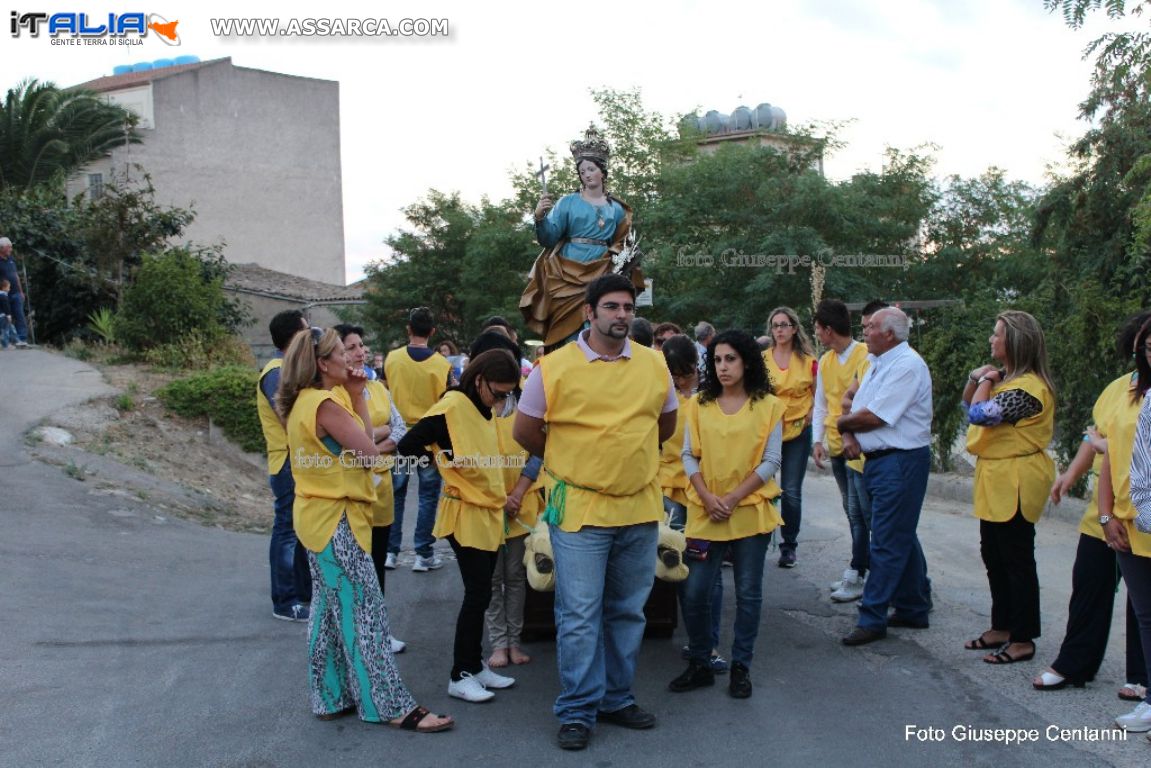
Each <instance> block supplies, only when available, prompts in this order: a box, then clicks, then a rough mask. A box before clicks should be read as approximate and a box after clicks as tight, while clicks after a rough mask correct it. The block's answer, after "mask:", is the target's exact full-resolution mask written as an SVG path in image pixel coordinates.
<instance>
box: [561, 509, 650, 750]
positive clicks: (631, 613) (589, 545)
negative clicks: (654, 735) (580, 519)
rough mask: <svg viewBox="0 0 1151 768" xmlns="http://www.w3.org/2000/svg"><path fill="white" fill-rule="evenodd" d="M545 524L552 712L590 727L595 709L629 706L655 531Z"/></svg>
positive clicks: (634, 527)
mask: <svg viewBox="0 0 1151 768" xmlns="http://www.w3.org/2000/svg"><path fill="white" fill-rule="evenodd" d="M550 529H551V542H552V551H553V553H554V555H555V565H556V593H555V620H556V662H557V664H558V666H559V675H560V695H559V696H558V697H557V698H556V702H555V706H554V708H553V711H554V712H555V714H556V717H558V718H559V720H560V722H561V723H582V724H583V725H586V726H587V727H589V728H590V727H592V726H593V725H594V724H595V719H596V711H597V710H598V711H603V712H616V711H618V710H621V709H623V708H624V707H626V706H629V705H631V704H634V703H635V696H634V695H633V694H632V691H631V685H632V681H633V680H634V678H635V664H636V659H637V657H638V656H639V648H640V643H641V642H642V641H643V629H644V625H645V624H646V621H647V620H646V619H645V618H644V615H643V606H644V603H646V602H647V597H648V595H649V594H650V593H651V585H652V582H653V581H654V579H655V555H656V545H657V543H658V542H659V532H658V530H657V526H656V524H655V523H643V524H641V525H625V526H619V527H615V528H598V527H594V526H584V527H583V528H582V529H580V530H579V531H578V532H577V533H567V532H565V531H563V530H561V529H560V528H559V527H557V526H555V525H552V526H550Z"/></svg>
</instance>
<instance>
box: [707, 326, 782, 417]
mask: <svg viewBox="0 0 1151 768" xmlns="http://www.w3.org/2000/svg"><path fill="white" fill-rule="evenodd" d="M720 344H726V345H728V346H729V347H731V348H732V349H734V350H735V353H736V354H737V355H739V357H740V359H741V360H742V361H743V388H744V390H745V391H746V392H747V395H748V397H750V398H751V402H752V403H754V402H755V401H756V400H762V399H763V398H765V397H767V396H768V395H770V394H771V393H772V391H773V390H772V388H771V378H770V377H769V376H768V375H767V363H765V362H764V361H763V353H762V352H760V350H759V344H758V343H756V341H755V337H753V336H752V335H751V334H750V333H745V332H744V331H739V330H730V331H724V332H723V333H720V334H717V335H716V337H715V338H714V339H712V340H711V343H710V344H708V345H707V360H706V361H705V364H706V366H707V367H706V369H705V370H704V374H703V381H701V382H700V384H699V402H700V404H701V405H702V404H705V403H710V402H712V401H713V400H715V399H716V398H718V397H719V396H720V395H721V394H723V385H722V384H720V383H719V378H718V377H717V376H716V373H715V350H716V347H718V346H719V345H720Z"/></svg>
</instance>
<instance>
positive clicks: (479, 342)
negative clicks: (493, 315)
mask: <svg viewBox="0 0 1151 768" xmlns="http://www.w3.org/2000/svg"><path fill="white" fill-rule="evenodd" d="M489 349H506V350H507V351H508V352H511V353H512V355H513V356H515V358H516V360H519V359H520V358H521V357H523V353H522V352H521V351H520V345H519V344H516V343H515V342H514V341H512V340H511V339H509V338H508V337H507V336H504V335H503V334H502V333H500V332H499V331H484V332H483V333H481V334H480V335H479V336H477V337H476V340H475V341H473V342H472V346H471V347H470V348H469V349H468V357H469V358H474V357H479V356H480V355H482V354H483V353H484V352H487V351H488V350H489Z"/></svg>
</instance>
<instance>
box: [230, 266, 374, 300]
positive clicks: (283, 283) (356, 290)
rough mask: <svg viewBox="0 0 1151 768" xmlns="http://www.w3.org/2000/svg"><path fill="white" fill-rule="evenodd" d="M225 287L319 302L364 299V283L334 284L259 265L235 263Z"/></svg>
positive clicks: (262, 294)
mask: <svg viewBox="0 0 1151 768" xmlns="http://www.w3.org/2000/svg"><path fill="white" fill-rule="evenodd" d="M224 287H225V288H228V289H231V290H234V291H241V292H244V293H256V294H259V295H261V296H272V297H276V298H284V299H291V300H295V301H304V302H308V303H318V302H330V303H340V302H350V301H359V300H361V299H363V298H364V291H363V286H362V285H333V284H332V283H322V282H320V281H319V280H309V279H307V278H306V277H297V276H296V275H289V274H287V273H285V272H277V271H276V270H274V269H268V268H267V267H261V266H259V265H258V264H233V265H232V268H231V270H230V271H229V272H228V277H227V279H226V280H224Z"/></svg>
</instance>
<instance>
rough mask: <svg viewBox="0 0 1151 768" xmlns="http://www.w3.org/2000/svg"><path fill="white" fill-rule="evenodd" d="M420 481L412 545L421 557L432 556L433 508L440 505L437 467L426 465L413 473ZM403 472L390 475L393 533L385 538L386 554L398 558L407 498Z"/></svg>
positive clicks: (431, 462) (406, 485) (405, 478)
mask: <svg viewBox="0 0 1151 768" xmlns="http://www.w3.org/2000/svg"><path fill="white" fill-rule="evenodd" d="M416 474H417V475H418V476H419V480H420V490H419V494H420V498H419V507H418V508H417V512H416V530H415V533H414V534H413V544H414V545H415V549H416V554H417V555H419V556H420V557H431V556H432V545H433V544H435V543H436V537H435V536H433V535H432V529H433V528H435V527H436V506H437V505H438V504H439V503H440V483H441V480H440V473H439V470H437V469H436V463H435V462H434V461H429V462H428V465H427V466H426V467H419V468H418V469H416ZM409 477H411V475H409V474H408V473H406V472H403V471H401V470H396V471H395V472H393V473H392V494H393V498H394V499H395V510H396V518H395V520H393V521H392V532H391V534H390V536H389V538H388V551H389V552H391V553H393V554H399V552H400V548H401V545H402V543H403V540H404V500H405V499H407V497H408V478H409Z"/></svg>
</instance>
